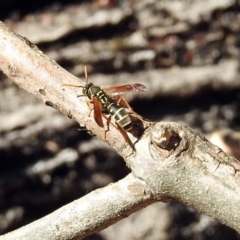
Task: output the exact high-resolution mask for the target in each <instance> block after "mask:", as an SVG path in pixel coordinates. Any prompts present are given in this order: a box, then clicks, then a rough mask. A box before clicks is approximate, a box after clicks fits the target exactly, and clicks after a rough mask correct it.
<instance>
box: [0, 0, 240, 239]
mask: <svg viewBox="0 0 240 240" xmlns="http://www.w3.org/2000/svg"><path fill="white" fill-rule="evenodd" d="M0 20H1V21H3V22H4V23H5V24H6V25H7V26H8V27H10V28H11V29H12V30H13V31H15V32H17V33H19V34H21V35H23V36H24V37H27V38H28V39H29V40H30V41H32V42H33V43H34V44H36V45H37V46H38V47H39V49H40V50H41V51H43V52H44V53H45V54H46V55H48V56H49V57H50V58H52V59H54V60H55V61H56V62H57V63H58V64H60V65H61V66H62V67H64V68H65V69H67V70H68V71H69V72H71V73H72V74H74V75H76V76H78V77H79V78H80V79H82V80H84V72H83V71H84V65H87V66H88V74H89V78H90V81H92V82H94V84H96V85H100V86H106V87H109V86H116V85H120V84H126V83H130V82H137V83H142V84H144V85H146V86H147V88H148V91H147V92H146V93H141V94H133V93H128V94H126V95H125V97H126V99H127V100H128V101H129V103H130V105H131V106H132V108H133V109H134V110H135V111H136V112H137V113H139V114H140V115H142V116H143V117H144V118H147V119H149V120H151V121H176V122H179V123H182V124H185V125H188V126H190V127H192V128H194V129H197V130H199V131H200V132H202V133H203V134H204V135H205V136H206V137H207V138H208V139H209V140H210V141H212V142H213V143H214V144H216V145H218V146H219V147H220V148H222V149H223V150H224V151H227V152H228V153H230V154H232V155H234V156H235V157H236V158H238V159H240V147H239V146H240V77H239V57H240V49H239V46H240V38H239V37H240V31H239V30H240V1H237V0H236V1H233V0H221V1H216V0H209V1H201V0H195V1H165V0H164V1H157V0H125V1H124V0H115V1H114V0H92V1H87V0H86V1H77V0H72V1H71V0H68V1H64V0H62V1H43V0H41V1H39V0H35V1H30V0H22V1H17V0H11V1H10V0H8V1H2V0H1V1H0ZM0 96H1V101H0V234H4V233H6V232H9V231H12V230H14V229H16V228H19V227H21V226H23V225H26V224H28V223H30V222H32V221H33V220H36V219H38V218H40V217H43V216H45V215H46V214H48V213H51V212H53V211H54V210H56V209H58V208H59V207H61V206H62V205H64V204H67V203H68V202H71V201H73V200H74V199H78V198H80V197H81V196H83V195H85V194H87V193H88V192H90V191H92V190H94V189H96V188H100V187H104V186H106V185H107V184H109V183H112V182H116V181H118V180H119V179H122V178H123V177H124V176H126V175H127V174H128V173H129V169H128V168H127V167H126V166H125V162H124V161H123V160H122V158H121V157H120V156H118V155H117V153H116V152H114V150H112V149H111V148H110V147H109V146H108V145H107V144H106V143H103V142H102V141H99V140H97V139H95V138H92V137H91V136H90V135H89V134H88V133H87V131H85V130H83V129H80V127H79V125H78V124H77V123H76V122H75V121H73V120H70V119H68V118H67V117H66V116H63V115H62V114H61V113H59V112H58V111H57V110H54V109H52V108H50V107H48V106H46V105H44V103H43V102H41V101H39V100H38V99H36V98H35V97H34V96H32V95H30V94H28V93H27V92H25V91H23V90H21V89H19V88H18V87H17V86H16V85H15V84H14V83H13V82H12V81H10V80H9V79H7V78H6V76H4V75H3V73H0ZM85 239H88V240H90V239H91V240H95V239H96V240H115V239H116V240H117V239H118V240H119V239H125V240H131V239H138V240H141V239H144V240H145V239H148V240H165V239H166V240H168V239H196V240H200V239H211V240H212V239H240V236H239V234H238V233H236V232H235V231H234V230H231V229H230V228H228V227H226V226H223V225H221V224H220V223H218V222H217V221H215V220H213V219H211V218H209V217H207V216H205V215H203V214H199V213H197V212H196V211H195V210H194V209H190V208H188V207H186V206H184V205H182V204H180V203H167V204H166V203H156V204H153V205H151V206H149V207H147V208H145V209H143V210H141V211H139V212H137V213H135V214H133V215H131V216H130V217H128V218H126V219H124V220H122V221H120V222H118V223H116V224H115V225H113V226H111V227H109V228H107V229H105V230H104V231H102V232H100V233H97V234H94V235H92V236H89V237H87V238H85Z"/></svg>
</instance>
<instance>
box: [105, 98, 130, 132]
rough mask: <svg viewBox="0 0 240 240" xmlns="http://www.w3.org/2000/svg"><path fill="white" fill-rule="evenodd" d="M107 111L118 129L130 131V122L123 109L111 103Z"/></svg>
mask: <svg viewBox="0 0 240 240" xmlns="http://www.w3.org/2000/svg"><path fill="white" fill-rule="evenodd" d="M107 109H108V111H109V113H110V114H111V115H112V116H113V118H114V119H115V122H116V123H117V124H118V125H119V126H120V127H122V128H124V129H125V130H126V131H130V130H132V120H131V118H130V116H129V114H128V112H127V111H126V109H125V108H124V107H122V106H120V105H118V104H116V103H114V102H112V103H111V104H110V105H109V106H108V107H107Z"/></svg>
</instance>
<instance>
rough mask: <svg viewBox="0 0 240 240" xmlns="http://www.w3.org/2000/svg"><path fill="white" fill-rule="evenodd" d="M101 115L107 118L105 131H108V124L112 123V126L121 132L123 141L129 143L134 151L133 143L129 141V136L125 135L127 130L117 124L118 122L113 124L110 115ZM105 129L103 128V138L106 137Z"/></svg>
mask: <svg viewBox="0 0 240 240" xmlns="http://www.w3.org/2000/svg"><path fill="white" fill-rule="evenodd" d="M103 117H104V118H105V119H106V120H107V126H108V129H107V131H109V124H110V123H111V124H112V126H113V127H115V128H116V129H117V130H118V131H119V132H120V133H121V134H122V136H123V138H124V139H125V141H126V142H127V143H128V144H129V146H130V147H131V148H132V149H133V150H134V151H135V148H134V146H133V144H132V141H131V139H130V138H129V136H128V135H127V132H126V130H125V129H123V128H122V127H121V126H119V125H118V124H116V125H115V124H114V123H112V122H111V117H112V116H111V115H110V116H109V117H106V116H105V115H103ZM107 131H106V130H105V139H106V132H107Z"/></svg>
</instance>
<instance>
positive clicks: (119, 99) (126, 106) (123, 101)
mask: <svg viewBox="0 0 240 240" xmlns="http://www.w3.org/2000/svg"><path fill="white" fill-rule="evenodd" d="M117 104H121V105H122V106H123V107H125V108H128V109H129V110H130V111H132V108H131V107H130V105H129V104H128V102H127V100H126V99H125V98H124V97H123V96H118V100H117Z"/></svg>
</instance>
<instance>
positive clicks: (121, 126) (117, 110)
mask: <svg viewBox="0 0 240 240" xmlns="http://www.w3.org/2000/svg"><path fill="white" fill-rule="evenodd" d="M84 71H85V77H86V84H85V85H84V86H77V85H72V84H62V86H70V87H80V88H82V95H79V96H78V97H82V96H85V97H88V98H89V100H90V101H89V102H90V103H92V104H93V109H91V108H90V106H89V108H90V109H91V110H93V111H94V119H95V121H96V123H97V124H98V126H99V127H101V128H104V124H103V117H104V118H106V119H107V125H109V123H110V121H111V117H112V118H114V120H115V124H113V123H112V124H113V126H115V127H116V128H117V129H118V130H119V131H120V133H121V134H122V135H123V137H124V139H125V140H126V142H127V143H128V144H129V145H130V146H131V147H132V149H134V146H133V144H132V142H131V140H130V138H129V136H128V135H127V132H131V131H132V128H133V122H132V118H131V114H132V113H133V111H132V109H131V107H130V106H129V104H128V103H127V101H126V100H125V99H124V98H123V97H122V96H120V95H119V94H120V93H124V92H145V91H146V86H144V85H142V84H140V83H133V84H126V85H122V86H115V87H109V88H104V89H103V88H101V87H99V86H96V85H94V84H93V83H91V82H88V75H87V68H86V66H85V68H84ZM89 102H88V104H89ZM90 113H91V112H90ZM105 114H110V117H109V118H107V117H106V116H105ZM137 118H139V117H137ZM104 140H106V130H104Z"/></svg>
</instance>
